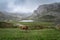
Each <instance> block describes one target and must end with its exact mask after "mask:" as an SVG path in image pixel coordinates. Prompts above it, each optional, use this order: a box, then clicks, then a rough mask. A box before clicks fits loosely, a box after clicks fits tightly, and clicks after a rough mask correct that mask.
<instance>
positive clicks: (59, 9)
mask: <svg viewBox="0 0 60 40" xmlns="http://www.w3.org/2000/svg"><path fill="white" fill-rule="evenodd" d="M45 15H52V16H55V17H56V18H58V19H60V3H52V4H44V5H40V6H39V7H38V8H37V10H35V11H34V13H33V14H32V16H33V18H35V20H36V19H37V20H39V19H40V17H42V16H45Z"/></svg>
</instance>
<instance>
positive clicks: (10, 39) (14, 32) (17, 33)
mask: <svg viewBox="0 0 60 40" xmlns="http://www.w3.org/2000/svg"><path fill="white" fill-rule="evenodd" d="M0 40H60V31H59V30H55V29H41V30H27V31H25V30H20V29H19V28H2V29H1V28H0Z"/></svg>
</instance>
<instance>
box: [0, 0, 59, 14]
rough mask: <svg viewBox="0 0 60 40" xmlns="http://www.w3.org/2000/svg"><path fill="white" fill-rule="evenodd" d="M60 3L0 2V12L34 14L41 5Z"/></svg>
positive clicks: (44, 0) (37, 0)
mask: <svg viewBox="0 0 60 40" xmlns="http://www.w3.org/2000/svg"><path fill="white" fill-rule="evenodd" d="M54 2H60V0H0V11H7V12H14V13H15V12H18V13H19V12H23V13H28V12H33V11H34V10H35V9H37V7H38V6H39V5H42V4H48V3H54Z"/></svg>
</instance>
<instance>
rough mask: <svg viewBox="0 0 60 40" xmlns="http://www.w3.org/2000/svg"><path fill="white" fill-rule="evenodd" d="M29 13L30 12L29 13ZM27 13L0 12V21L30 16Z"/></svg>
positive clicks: (18, 19) (16, 19)
mask: <svg viewBox="0 0 60 40" xmlns="http://www.w3.org/2000/svg"><path fill="white" fill-rule="evenodd" d="M30 15H31V14H30ZM30 15H29V13H8V12H0V21H11V20H13V21H20V20H22V19H25V18H27V17H28V16H30Z"/></svg>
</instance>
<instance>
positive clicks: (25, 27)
mask: <svg viewBox="0 0 60 40" xmlns="http://www.w3.org/2000/svg"><path fill="white" fill-rule="evenodd" d="M20 28H21V29H22V30H28V26H26V25H22V26H20Z"/></svg>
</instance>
